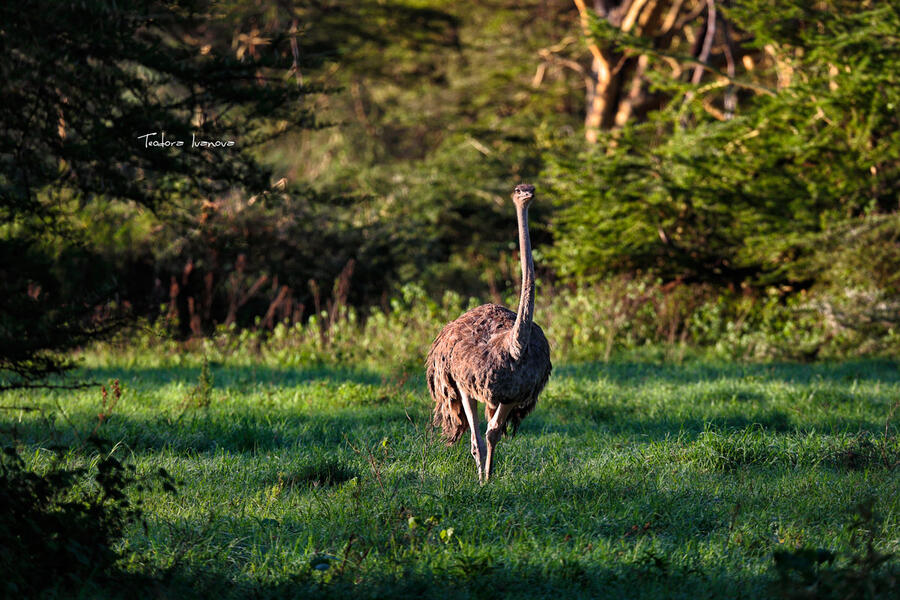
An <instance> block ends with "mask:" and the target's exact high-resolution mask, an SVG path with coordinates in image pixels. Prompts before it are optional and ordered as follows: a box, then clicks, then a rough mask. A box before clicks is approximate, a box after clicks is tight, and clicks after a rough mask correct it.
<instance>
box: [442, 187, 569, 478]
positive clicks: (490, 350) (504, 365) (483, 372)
mask: <svg viewBox="0 0 900 600" xmlns="http://www.w3.org/2000/svg"><path fill="white" fill-rule="evenodd" d="M512 200H513V204H515V206H516V217H517V220H518V223H519V258H520V259H521V263H522V291H521V294H520V296H519V308H518V311H517V312H512V311H511V310H509V309H508V308H505V307H503V306H498V305H496V304H484V305H482V306H479V307H478V308H473V309H472V310H470V311H468V312H467V313H465V314H463V315H462V316H461V317H459V318H458V319H456V320H455V321H453V322H451V323H448V324H447V325H445V326H444V328H443V329H442V330H441V332H440V333H439V334H438V336H437V338H435V340H434V343H433V344H432V345H431V350H430V351H429V352H428V358H427V359H426V361H425V365H426V371H425V376H426V379H427V380H428V390H429V391H430V392H431V397H432V399H434V425H435V427H438V426H439V427H441V428H442V430H443V435H444V438H445V439H446V441H447V445H451V444H453V443H454V442H456V441H457V440H458V439H459V438H460V437H461V436H462V434H463V433H465V431H466V430H467V429H468V430H469V431H470V432H471V439H472V450H471V452H472V457H473V458H474V459H475V468H476V470H477V472H478V480H479V481H481V482H485V481H487V480H489V479H490V477H491V466H492V464H493V463H492V461H493V456H494V448H495V446H496V445H497V440H499V439H500V436H501V435H502V434H503V433H505V431H506V426H507V424H508V423H510V424H512V428H513V433H515V432H516V430H517V429H518V428H519V424H520V423H521V422H522V419H524V418H525V416H526V415H528V413H530V412H531V411H532V410H533V409H534V406H535V404H536V403H537V399H538V395H539V394H540V393H541V390H543V389H544V385H546V383H547V379H548V378H549V377H550V369H551V367H552V365H551V364H550V346H549V344H548V343H547V338H546V337H544V332H543V330H542V329H541V328H540V327H539V326H538V325H537V324H536V323H534V321H533V320H532V316H533V315H534V262H533V261H532V258H531V241H530V240H529V237H528V207H529V206H530V205H531V203H532V201H533V200H534V186H533V185H525V184H523V185H517V186H516V188H515V190H514V191H513V195H512ZM478 402H484V416H485V419H487V421H488V425H487V432H486V435H485V437H487V445H486V446H485V441H484V438H482V436H481V433H480V432H479V430H478V415H477V414H476V408H477V405H478Z"/></svg>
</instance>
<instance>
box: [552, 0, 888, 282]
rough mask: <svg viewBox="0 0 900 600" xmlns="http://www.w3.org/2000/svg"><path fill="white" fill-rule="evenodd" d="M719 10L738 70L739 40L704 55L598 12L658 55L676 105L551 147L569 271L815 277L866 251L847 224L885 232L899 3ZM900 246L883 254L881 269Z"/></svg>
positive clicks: (639, 47) (582, 275) (765, 0)
mask: <svg viewBox="0 0 900 600" xmlns="http://www.w3.org/2000/svg"><path fill="white" fill-rule="evenodd" d="M715 6H716V7H717V9H718V15H719V16H718V17H716V19H727V20H728V22H729V23H733V24H734V25H733V29H732V34H731V35H730V38H731V40H732V42H733V44H734V46H735V50H734V54H733V56H734V58H735V59H736V60H735V61H734V62H735V72H734V75H731V74H729V72H728V70H727V69H721V68H719V63H718V62H717V61H719V60H722V61H723V62H727V60H726V58H725V55H726V53H727V51H729V50H728V48H727V39H726V38H725V37H717V38H715V40H717V41H716V42H715V44H714V45H713V46H711V48H710V51H709V52H708V53H706V54H707V57H708V58H707V59H706V60H700V59H699V58H694V57H693V56H691V55H689V54H688V55H673V54H672V53H670V52H668V51H666V52H662V51H659V50H658V49H657V48H656V47H655V46H654V45H653V44H652V43H651V42H650V41H648V40H647V39H644V38H641V37H638V36H634V35H630V34H627V32H623V31H621V30H616V29H615V28H612V27H610V26H609V24H608V23H605V22H604V21H601V20H600V19H596V20H594V21H592V23H593V25H592V27H593V29H592V32H593V33H594V34H595V35H596V38H597V39H599V40H605V41H606V42H605V43H610V44H613V45H614V48H615V49H616V51H617V52H619V53H620V54H621V55H622V56H626V57H645V58H646V63H647V65H648V70H647V77H648V79H649V80H650V81H652V82H653V85H654V89H655V90H656V93H659V94H662V95H663V97H664V98H667V101H666V102H665V104H664V106H663V107H662V108H661V109H660V110H658V111H654V112H652V113H650V114H649V115H648V119H647V121H645V122H640V123H635V122H632V123H628V124H626V125H625V126H624V127H623V128H622V129H621V130H619V131H606V132H601V133H600V134H599V135H598V143H597V145H596V148H590V149H587V150H584V149H581V148H577V147H576V148H570V149H565V148H563V147H562V146H559V145H558V146H556V150H557V151H558V152H556V153H552V152H551V153H548V157H549V158H548V162H549V163H550V168H549V169H548V175H549V177H551V178H552V180H553V182H554V194H555V196H556V197H557V198H558V199H559V202H560V208H561V210H560V212H559V217H558V220H557V221H556V223H555V233H556V236H557V242H556V246H555V249H554V255H553V256H554V259H555V262H556V264H557V266H558V267H559V269H560V272H561V273H563V274H565V275H566V276H569V277H573V278H579V279H595V278H598V277H602V276H603V275H605V274H608V273H610V272H622V271H632V272H633V271H639V272H644V273H650V274H653V275H656V276H660V277H662V278H664V279H667V280H674V279H678V280H683V281H709V282H714V283H717V284H722V285H726V284H727V285H733V286H738V285H741V284H749V285H757V286H760V285H776V286H782V289H784V290H790V289H797V288H808V287H810V286H812V285H814V284H815V283H816V282H818V281H822V280H823V277H824V275H823V272H824V270H827V269H828V268H830V267H829V266H828V263H833V262H834V257H835V255H834V254H833V252H834V251H835V250H837V249H840V248H841V247H844V249H847V248H848V247H849V246H852V247H854V248H856V249H857V250H859V251H865V245H864V244H863V245H857V244H852V245H848V244H845V243H842V242H841V239H842V237H841V236H840V235H837V232H840V231H848V230H856V229H857V228H858V226H860V225H862V224H863V223H864V222H865V221H866V220H869V219H879V223H880V225H879V228H878V231H879V232H880V233H879V237H880V238H881V239H884V238H885V236H886V235H887V234H886V233H885V231H884V227H885V219H889V218H890V217H891V216H892V215H896V214H897V193H896V190H897V189H898V184H900V133H898V131H900V129H898V117H897V114H898V113H897V110H896V107H897V106H900V91H898V90H900V87H898V86H897V75H896V73H897V72H898V71H897V69H898V67H900V45H898V39H897V37H896V35H895V32H896V30H897V27H898V26H900V12H898V7H897V5H896V3H884V4H881V3H878V4H876V3H863V4H862V5H860V4H859V3H856V2H843V1H840V0H832V1H829V2H817V3H809V2H805V1H802V0H793V1H791V2H775V1H774V0H742V1H735V2H733V3H724V2H722V3H719V2H717V3H715ZM717 22H721V21H717ZM695 66H698V67H700V68H701V76H700V77H699V79H697V78H696V77H695V74H696V71H693V72H692V69H689V68H688V67H695ZM738 100H739V105H738V104H737V101H738ZM730 108H733V109H734V112H733V114H731V113H729V110H730ZM864 229H865V230H870V229H872V228H871V227H868V228H864ZM888 237H889V236H888ZM829 252H830V253H831V254H827V253H829ZM826 255H828V256H831V260H825V259H824V257H825V256H826ZM891 257H894V258H891ZM895 258H896V253H883V254H882V256H881V258H880V259H879V260H881V261H882V263H881V265H880V267H879V268H878V269H879V271H881V272H885V271H887V272H889V271H891V267H890V265H889V264H884V263H883V261H884V260H888V261H889V262H890V261H894V260H895ZM857 262H863V263H865V262H867V261H857ZM897 266H900V265H896V264H894V267H897ZM896 270H897V269H896V268H893V271H894V272H896ZM882 279H883V278H882ZM893 285H894V286H895V285H896V282H894V284H893Z"/></svg>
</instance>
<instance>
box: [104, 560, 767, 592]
mask: <svg viewBox="0 0 900 600" xmlns="http://www.w3.org/2000/svg"><path fill="white" fill-rule="evenodd" d="M467 567H468V568H467ZM337 568H339V567H335V568H333V569H329V570H334V571H336V570H337ZM771 581H772V578H770V577H766V576H749V577H736V576H733V575H730V574H727V573H721V572H719V573H705V572H701V571H699V570H696V569H689V568H684V567H674V566H671V565H669V564H668V563H667V561H666V559H665V558H663V557H660V556H656V555H653V554H650V553H648V554H645V555H643V556H641V557H640V558H638V560H636V561H635V562H632V563H626V564H618V565H615V566H612V567H599V566H596V565H591V564H589V563H588V562H587V561H580V560H565V559H563V560H554V561H552V562H550V563H549V564H526V565H515V566H512V565H505V564H503V563H499V562H488V563H485V564H480V565H479V564H478V563H475V564H465V563H462V564H456V565H451V566H449V567H448V568H439V569H436V570H431V569H428V568H427V567H425V568H423V567H421V566H417V567H412V566H411V565H407V566H404V565H397V569H396V570H394V572H393V573H369V572H366V573H361V572H358V571H355V570H354V571H345V572H343V573H340V574H338V573H330V572H329V571H321V572H317V571H313V572H308V571H305V572H301V573H298V574H295V575H294V576H292V577H287V578H284V580H282V581H278V582H266V581H252V580H250V581H248V580H242V581H234V580H232V579H231V578H230V577H229V574H228V573H226V572H221V573H220V572H216V571H215V570H212V569H209V568H204V567H181V568H175V569H170V570H169V571H168V572H166V573H164V574H162V575H160V576H158V578H156V579H155V580H154V582H153V584H152V585H148V579H147V578H146V577H136V578H135V583H136V584H137V586H139V588H140V590H141V592H142V594H141V595H145V594H146V593H147V592H148V591H151V592H153V594H154V595H156V596H159V597H178V598H204V599H205V598H219V599H221V600H228V599H231V598H235V599H237V598H241V599H243V598H256V599H261V600H264V599H270V598H271V599H276V598H277V599H282V598H353V599H360V598H392V599H403V598H429V599H430V598H434V599H438V600H449V599H455V598H466V599H469V598H479V599H480V598H484V599H490V600H496V599H498V598H553V599H557V598H559V597H560V596H561V595H562V597H565V598H599V597H610V598H663V597H665V598H696V597H760V594H765V592H766V591H769V590H770V589H771ZM129 587H130V586H129V582H127V581H124V582H122V581H120V582H118V586H117V588H116V589H111V590H110V592H111V593H112V595H111V596H110V597H129V594H128V588H129ZM123 588H124V589H123ZM131 591H132V592H133V591H136V589H132V590H131Z"/></svg>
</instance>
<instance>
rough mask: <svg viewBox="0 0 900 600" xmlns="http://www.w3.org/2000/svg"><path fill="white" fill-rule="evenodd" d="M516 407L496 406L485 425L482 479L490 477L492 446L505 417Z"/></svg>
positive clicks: (500, 433)
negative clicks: (485, 454)
mask: <svg viewBox="0 0 900 600" xmlns="http://www.w3.org/2000/svg"><path fill="white" fill-rule="evenodd" d="M515 407H516V405H515V404H501V405H500V406H499V407H497V410H495V411H494V416H493V417H492V418H491V420H490V422H489V423H488V426H487V460H486V461H485V463H484V480H485V481H487V480H489V479H490V478H491V467H492V464H493V459H494V447H495V446H496V445H497V440H499V439H500V436H501V435H502V433H503V424H504V423H506V418H507V417H508V416H509V413H511V412H512V410H513V409H514V408H515Z"/></svg>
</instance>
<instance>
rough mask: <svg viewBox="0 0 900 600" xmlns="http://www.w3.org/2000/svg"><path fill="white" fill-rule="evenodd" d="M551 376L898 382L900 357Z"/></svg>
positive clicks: (631, 367)
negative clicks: (899, 358)
mask: <svg viewBox="0 0 900 600" xmlns="http://www.w3.org/2000/svg"><path fill="white" fill-rule="evenodd" d="M553 377H563V378H572V379H576V380H578V379H588V380H595V379H607V380H609V381H611V382H613V383H616V384H618V385H634V386H643V385H648V384H652V383H654V382H673V383H698V382H711V381H721V380H723V379H736V380H741V379H750V380H757V381H759V380H777V381H782V382H786V383H797V384H803V383H810V382H813V381H826V382H835V383H852V382H853V381H880V382H883V383H898V382H900V361H896V360H889V359H866V360H855V361H846V362H838V363H813V364H803V363H765V364H741V363H723V364H711V363H701V362H696V363H695V362H689V363H685V364H682V365H677V364H668V363H665V364H657V363H649V362H618V361H612V362H608V363H602V362H594V363H581V364H573V365H562V366H559V367H556V368H554V370H553Z"/></svg>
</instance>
